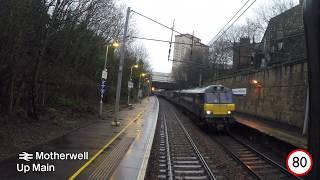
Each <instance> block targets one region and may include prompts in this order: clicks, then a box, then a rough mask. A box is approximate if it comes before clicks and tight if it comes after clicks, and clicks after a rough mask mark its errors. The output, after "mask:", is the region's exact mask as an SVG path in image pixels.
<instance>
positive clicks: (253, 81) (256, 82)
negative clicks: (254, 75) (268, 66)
mask: <svg viewBox="0 0 320 180" xmlns="http://www.w3.org/2000/svg"><path fill="white" fill-rule="evenodd" d="M251 82H252V83H253V84H258V83H259V82H258V81H257V80H255V79H254V80H252V81H251Z"/></svg>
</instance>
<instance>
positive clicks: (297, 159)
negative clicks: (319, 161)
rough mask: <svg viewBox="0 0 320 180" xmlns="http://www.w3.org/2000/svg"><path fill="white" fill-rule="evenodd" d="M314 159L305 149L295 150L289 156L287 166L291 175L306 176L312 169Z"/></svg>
mask: <svg viewBox="0 0 320 180" xmlns="http://www.w3.org/2000/svg"><path fill="white" fill-rule="evenodd" d="M312 163H313V162H312V157H311V155H310V153H309V152H308V151H306V150H303V149H296V150H293V151H292V152H291V153H289V155H288V156H287V160H286V165H287V169H288V171H289V172H290V173H292V174H293V175H295V176H305V175H307V174H308V173H309V172H310V170H311V169H312Z"/></svg>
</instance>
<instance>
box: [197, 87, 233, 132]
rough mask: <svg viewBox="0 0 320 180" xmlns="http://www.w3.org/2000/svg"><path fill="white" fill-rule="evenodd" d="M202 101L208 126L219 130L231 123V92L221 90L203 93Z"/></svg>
mask: <svg viewBox="0 0 320 180" xmlns="http://www.w3.org/2000/svg"><path fill="white" fill-rule="evenodd" d="M204 101H205V102H204V107H203V108H204V116H205V120H206V121H207V123H208V124H209V125H211V126H214V127H216V128H217V129H220V128H224V127H226V126H228V125H229V124H230V123H232V122H233V112H234V110H235V104H234V102H233V98H232V91H231V90H229V89H223V90H217V91H213V92H208V93H205V94H204Z"/></svg>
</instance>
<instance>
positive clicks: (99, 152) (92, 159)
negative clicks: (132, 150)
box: [69, 111, 144, 180]
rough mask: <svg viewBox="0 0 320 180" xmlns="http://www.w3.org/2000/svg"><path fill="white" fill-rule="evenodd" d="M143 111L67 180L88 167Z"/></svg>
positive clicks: (71, 179) (70, 179)
mask: <svg viewBox="0 0 320 180" xmlns="http://www.w3.org/2000/svg"><path fill="white" fill-rule="evenodd" d="M143 112H144V111H141V112H140V113H139V114H138V115H137V116H136V117H135V118H134V119H133V120H132V121H130V122H129V123H128V124H127V125H126V126H125V127H124V128H123V129H122V130H121V131H120V132H119V133H118V134H117V135H115V136H114V137H113V138H112V139H111V140H110V141H109V142H108V143H107V144H105V145H104V146H103V147H102V148H101V149H100V150H99V151H98V152H97V153H96V154H95V155H94V156H92V157H91V158H90V159H89V160H88V161H87V162H86V163H85V164H83V165H82V166H81V167H80V169H78V170H77V171H76V172H75V173H74V174H73V175H72V176H70V177H69V180H73V179H75V178H76V177H77V176H79V174H80V173H81V172H82V171H83V170H84V169H85V168H86V167H88V166H89V165H90V164H91V163H92V162H93V161H94V160H95V159H96V158H97V157H98V156H99V155H100V154H101V153H102V152H103V151H104V150H105V149H106V148H107V147H109V146H110V145H111V144H112V143H113V142H114V141H115V140H116V139H117V138H118V137H119V136H120V135H121V134H122V133H123V132H125V131H126V130H127V129H128V127H129V126H130V125H131V124H132V123H133V122H135V121H136V120H137V119H139V118H140V116H141V115H142V113H143Z"/></svg>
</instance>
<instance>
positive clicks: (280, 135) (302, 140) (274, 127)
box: [234, 113, 307, 149]
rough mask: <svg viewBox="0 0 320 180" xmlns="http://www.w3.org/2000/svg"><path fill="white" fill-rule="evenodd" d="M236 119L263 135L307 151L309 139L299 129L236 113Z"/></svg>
mask: <svg viewBox="0 0 320 180" xmlns="http://www.w3.org/2000/svg"><path fill="white" fill-rule="evenodd" d="M234 118H235V120H236V122H238V123H240V124H242V125H245V126H247V127H250V128H252V129H255V130H257V131H259V132H261V133H263V134H266V135H269V136H271V137H274V138H276V139H279V140H281V141H284V142H287V143H289V144H291V145H293V146H296V147H298V148H303V149H307V137H306V136H303V135H302V132H301V130H299V129H298V128H294V127H289V126H284V125H279V124H278V123H276V122H270V121H266V120H262V119H258V118H255V117H252V116H249V115H244V114H240V113H236V114H235V115H234Z"/></svg>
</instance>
